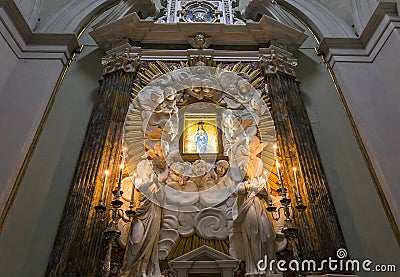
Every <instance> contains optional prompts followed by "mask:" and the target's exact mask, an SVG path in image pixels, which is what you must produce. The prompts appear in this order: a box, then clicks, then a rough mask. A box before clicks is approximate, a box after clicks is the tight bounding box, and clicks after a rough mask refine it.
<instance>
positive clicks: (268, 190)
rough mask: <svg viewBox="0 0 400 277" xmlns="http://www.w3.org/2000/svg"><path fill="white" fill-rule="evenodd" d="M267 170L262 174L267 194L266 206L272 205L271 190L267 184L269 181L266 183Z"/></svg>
mask: <svg viewBox="0 0 400 277" xmlns="http://www.w3.org/2000/svg"><path fill="white" fill-rule="evenodd" d="M267 175H268V172H267V171H264V176H265V184H266V185H267V196H268V206H272V199H271V194H270V193H271V192H270V190H271V187H270V185H269V183H268V176H267Z"/></svg>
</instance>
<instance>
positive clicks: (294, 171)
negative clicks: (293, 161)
mask: <svg viewBox="0 0 400 277" xmlns="http://www.w3.org/2000/svg"><path fill="white" fill-rule="evenodd" d="M293 173H294V182H295V183H296V189H297V198H301V195H300V187H299V182H298V180H297V168H296V167H293Z"/></svg>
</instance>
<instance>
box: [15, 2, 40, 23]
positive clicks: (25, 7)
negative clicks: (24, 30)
mask: <svg viewBox="0 0 400 277" xmlns="http://www.w3.org/2000/svg"><path fill="white" fill-rule="evenodd" d="M42 1H43V0H22V1H19V2H16V4H17V6H18V8H19V9H20V10H21V13H22V15H23V16H24V17H25V19H26V22H27V23H28V25H29V27H31V29H32V30H33V28H34V27H35V25H36V23H37V21H38V18H39V13H40V8H41V5H42Z"/></svg>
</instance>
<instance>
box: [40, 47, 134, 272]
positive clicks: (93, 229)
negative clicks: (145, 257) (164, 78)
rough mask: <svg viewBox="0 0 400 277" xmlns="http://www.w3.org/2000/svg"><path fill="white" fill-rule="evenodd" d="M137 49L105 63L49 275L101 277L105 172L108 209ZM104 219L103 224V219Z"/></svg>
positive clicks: (119, 50) (115, 52)
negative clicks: (101, 208)
mask: <svg viewBox="0 0 400 277" xmlns="http://www.w3.org/2000/svg"><path fill="white" fill-rule="evenodd" d="M138 50H139V49H137V48H134V47H131V46H130V45H129V44H123V45H121V46H119V47H116V48H114V49H112V50H110V51H108V52H107V56H105V57H104V58H103V59H102V64H103V69H104V71H103V79H102V80H101V81H100V88H99V94H98V97H97V99H96V103H95V105H94V108H93V111H92V115H91V118H90V122H89V127H88V129H87V132H86V135H85V139H84V143H83V146H82V149H81V153H80V157H79V161H78V165H77V168H76V170H75V176H74V178H73V180H72V184H71V187H70V191H69V193H68V196H67V200H66V203H65V207H64V212H63V216H62V219H61V223H60V225H59V228H58V231H57V236H56V240H55V243H54V246H53V250H52V254H51V257H50V260H49V264H48V267H47V272H46V276H66V275H68V276H69V275H73V276H97V275H98V271H99V269H100V259H101V254H102V252H103V251H102V245H103V243H102V242H103V237H102V233H103V231H104V229H105V228H106V224H107V215H108V214H109V213H108V209H107V211H106V212H105V213H104V214H96V211H95V209H94V206H96V205H98V202H99V198H100V195H101V191H102V187H103V181H104V172H105V170H107V169H108V170H109V171H110V175H109V178H108V180H109V181H108V183H107V186H106V188H105V194H104V195H105V205H106V206H107V207H109V206H110V205H109V203H110V201H111V198H112V194H111V191H112V189H113V187H114V184H115V181H116V177H117V171H118V168H119V163H120V153H121V146H122V144H121V141H122V128H123V124H124V119H125V116H126V112H127V109H128V106H129V102H130V97H131V91H132V86H133V82H134V78H135V75H136V74H135V73H136V69H137V66H138V60H139V55H138ZM102 218H103V219H104V218H105V219H106V220H101V219H102Z"/></svg>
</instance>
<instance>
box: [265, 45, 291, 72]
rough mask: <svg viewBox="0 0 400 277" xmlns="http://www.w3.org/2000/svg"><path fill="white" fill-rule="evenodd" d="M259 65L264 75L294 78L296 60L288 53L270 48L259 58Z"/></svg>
mask: <svg viewBox="0 0 400 277" xmlns="http://www.w3.org/2000/svg"><path fill="white" fill-rule="evenodd" d="M260 63H261V66H262V68H263V70H264V73H265V74H276V73H278V72H281V73H285V74H287V75H289V76H293V77H296V73H295V68H296V66H297V60H296V59H294V58H292V55H291V54H290V53H289V52H286V51H284V50H281V49H279V48H276V47H270V48H268V49H267V51H266V52H264V53H262V54H261V56H260Z"/></svg>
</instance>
